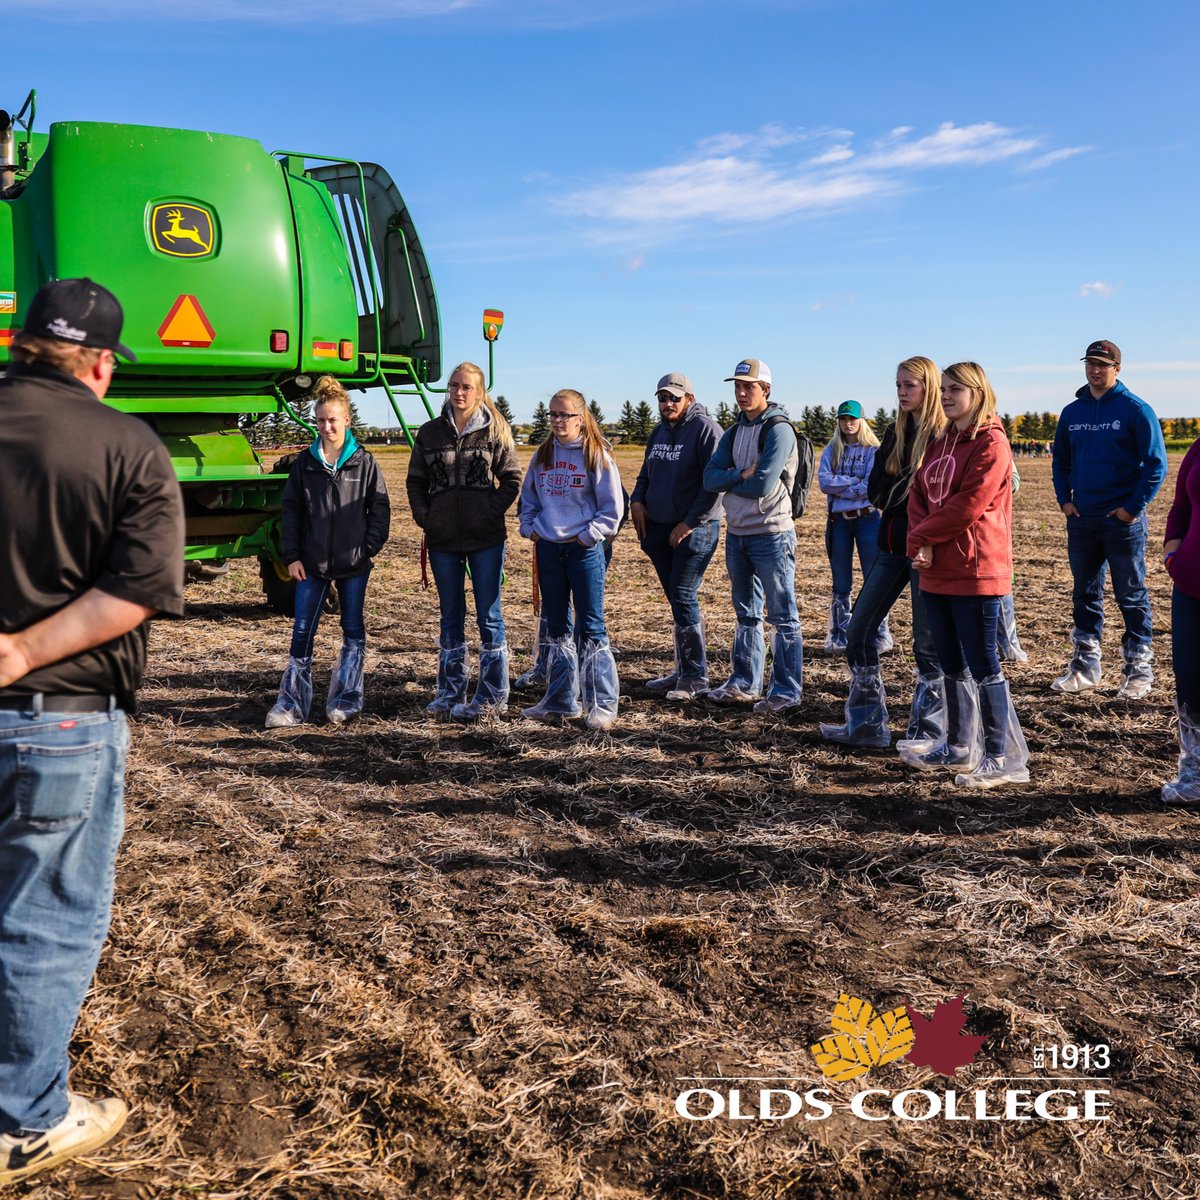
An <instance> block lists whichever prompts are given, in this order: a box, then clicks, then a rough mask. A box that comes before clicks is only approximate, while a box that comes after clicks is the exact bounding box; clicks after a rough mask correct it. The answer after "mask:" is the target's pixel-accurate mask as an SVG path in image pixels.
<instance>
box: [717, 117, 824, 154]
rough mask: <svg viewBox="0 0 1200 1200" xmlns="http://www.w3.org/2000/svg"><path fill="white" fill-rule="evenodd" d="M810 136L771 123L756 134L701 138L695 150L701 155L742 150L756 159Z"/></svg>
mask: <svg viewBox="0 0 1200 1200" xmlns="http://www.w3.org/2000/svg"><path fill="white" fill-rule="evenodd" d="M812 136H813V135H812V134H810V133H806V132H805V131H804V130H803V129H784V128H783V126H782V125H776V124H774V123H771V124H767V125H764V126H763V127H762V128H761V129H759V130H758V131H757V132H756V133H716V134H713V136H712V137H706V138H701V140H700V141H699V142H697V143H696V148H697V149H698V150H699V151H700V153H701V154H733V153H734V152H735V151H737V150H743V151H745V152H746V153H747V154H750V155H753V156H755V157H757V156H760V155H763V154H766V153H767V152H769V151H771V150H777V149H779V148H780V147H783V146H794V145H795V144H796V143H797V142H806V141H808V140H809V139H810V138H811V137H812Z"/></svg>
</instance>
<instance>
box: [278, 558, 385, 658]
mask: <svg viewBox="0 0 1200 1200" xmlns="http://www.w3.org/2000/svg"><path fill="white" fill-rule="evenodd" d="M370 574H371V573H370V572H369V571H363V572H362V574H361V575H351V576H350V577H349V579H338V580H333V579H316V578H314V577H313V576H312V575H310V576H309V577H308V578H307V579H301V580H300V582H299V583H297V584H296V619H295V621H294V622H293V624H292V648H291V651H290V653H291V656H292V657H293V658H308V656H309V655H310V654H312V647H313V638H314V637H316V635H317V626H318V625H319V624H320V623H321V609H322V607H323V606H324V604H325V597H326V596H327V595H328V594H329V588H330V585H331V584H333V583H336V584H337V593H338V611H339V615H340V616H341V619H342V635H343V636H344V637H347V638H354V639H356V640H358V641H362V640H363V639H364V638H365V637H366V636H367V627H366V625H365V624H364V623H363V603H364V602H365V600H366V598H367V579H368V578H369V577H370Z"/></svg>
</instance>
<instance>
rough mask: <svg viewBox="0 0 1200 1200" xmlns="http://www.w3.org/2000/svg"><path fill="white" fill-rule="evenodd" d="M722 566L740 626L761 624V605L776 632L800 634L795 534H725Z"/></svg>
mask: <svg viewBox="0 0 1200 1200" xmlns="http://www.w3.org/2000/svg"><path fill="white" fill-rule="evenodd" d="M725 566H726V569H727V570H728V571H729V583H730V589H731V591H732V593H733V611H734V615H735V616H736V617H737V619H738V624H739V625H761V624H762V620H763V606H764V604H765V605H766V611H767V617H768V618H769V619H770V621H771V624H772V625H774V626H775V629H776V630H777V631H778V632H779V633H787V634H799V632H800V614H799V612H798V611H797V609H796V531H795V530H794V529H790V530H785V531H784V532H783V533H757V534H751V535H749V536H742V535H741V534H737V533H729V532H728V531H727V532H726V534H725Z"/></svg>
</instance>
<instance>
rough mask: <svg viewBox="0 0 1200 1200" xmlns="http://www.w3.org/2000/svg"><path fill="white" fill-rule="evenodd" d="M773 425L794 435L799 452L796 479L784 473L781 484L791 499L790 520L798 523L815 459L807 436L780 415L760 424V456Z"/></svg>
mask: <svg viewBox="0 0 1200 1200" xmlns="http://www.w3.org/2000/svg"><path fill="white" fill-rule="evenodd" d="M774 425H786V426H787V427H788V428H789V429H790V430H791V431H792V433H794V434H795V435H796V448H797V450H798V451H799V462H798V463H797V466H796V478H795V479H788V477H787V475H786V473H785V474H784V477H783V482H784V485H785V486H786V487H787V490H788V494H789V495H790V496H791V498H792V520H793V521H798V520H799V519H800V518H801V517H802V516H804V510H805V508H806V507H807V505H808V489H809V486H810V485H811V483H812V477H813V465H814V463H815V462H816V457H815V455H814V454H813V444H812V440H811V439H810V438H809V436H808V435H807V434H805V433H801V432H800V431H799V430H798V429H797V428H796V427H795V425H793V424H792V423H791V421H789V420H788V419H787V417H785V416H783V415H782V414H781V413H775V414H774V415H773V416H770V417H768V418H767V419H766V420H765V421H764V422H763V423H762V429H760V430H759V432H758V452H759V454H762V452H763V447H764V446H765V445H766V444H767V430H768V429H770V428H771V427H772V426H774Z"/></svg>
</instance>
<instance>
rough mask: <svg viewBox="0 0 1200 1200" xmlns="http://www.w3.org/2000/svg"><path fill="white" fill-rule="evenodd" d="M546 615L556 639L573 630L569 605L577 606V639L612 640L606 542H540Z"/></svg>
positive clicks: (538, 561)
mask: <svg viewBox="0 0 1200 1200" xmlns="http://www.w3.org/2000/svg"><path fill="white" fill-rule="evenodd" d="M535 553H536V554H537V566H538V584H539V586H540V587H541V591H542V615H543V616H544V617H545V618H546V628H547V629H548V630H549V633H550V636H551V637H552V638H561V637H566V636H567V634H568V633H570V632H571V626H570V622H569V617H568V607H567V606H568V604H574V606H575V640H576V641H578V642H580V643H582V642H585V641H587V640H588V639H592V640H598V639H600V638H603V639H604V640H605V641H607V640H608V629H607V628H606V627H605V624H604V576H605V574H606V573H607V570H608V563H607V561H606V559H605V553H604V543H603V542H602V541H601V542H597V543H596V544H595V545H594V546H581V545H580V544H579V543H578V542H548V541H546V540H545V539H541V540H539V541H538V543H537V545H536V547H535Z"/></svg>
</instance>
